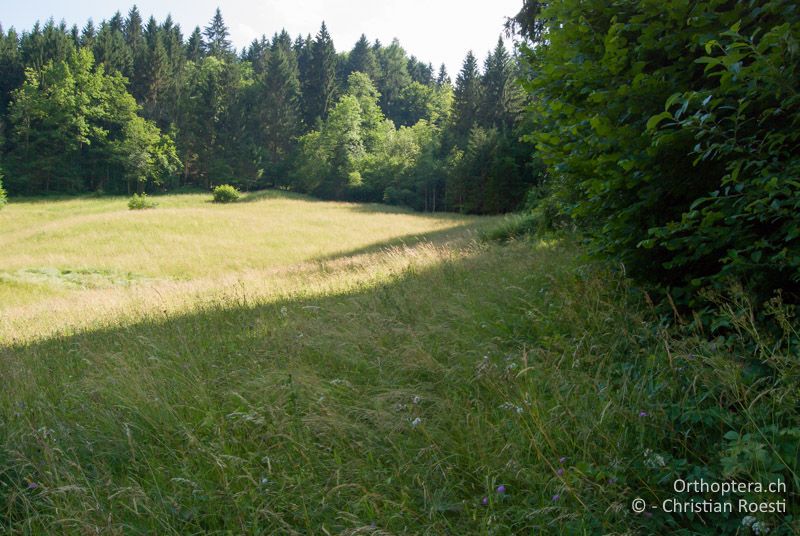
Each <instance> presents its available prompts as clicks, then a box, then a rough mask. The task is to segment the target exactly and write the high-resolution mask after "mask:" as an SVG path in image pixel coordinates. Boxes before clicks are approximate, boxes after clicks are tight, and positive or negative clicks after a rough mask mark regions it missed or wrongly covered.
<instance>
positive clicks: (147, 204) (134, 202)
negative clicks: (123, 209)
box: [128, 194, 158, 210]
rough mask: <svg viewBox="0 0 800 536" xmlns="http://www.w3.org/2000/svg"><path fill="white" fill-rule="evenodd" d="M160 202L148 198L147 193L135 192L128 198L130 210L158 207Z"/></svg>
mask: <svg viewBox="0 0 800 536" xmlns="http://www.w3.org/2000/svg"><path fill="white" fill-rule="evenodd" d="M157 206H158V203H156V202H155V201H152V200H150V199H148V198H147V194H141V195H140V194H133V196H131V198H130V199H129V200H128V208H129V209H130V210H144V209H148V208H156V207H157Z"/></svg>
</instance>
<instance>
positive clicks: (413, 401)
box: [411, 395, 422, 404]
mask: <svg viewBox="0 0 800 536" xmlns="http://www.w3.org/2000/svg"><path fill="white" fill-rule="evenodd" d="M411 402H412V403H413V404H419V403H420V402H422V397H419V396H416V395H415V396H414V398H412V399H411Z"/></svg>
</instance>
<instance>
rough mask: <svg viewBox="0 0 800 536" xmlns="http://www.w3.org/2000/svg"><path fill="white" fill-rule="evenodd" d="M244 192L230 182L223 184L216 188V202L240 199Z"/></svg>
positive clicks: (231, 201) (229, 201) (230, 201)
mask: <svg viewBox="0 0 800 536" xmlns="http://www.w3.org/2000/svg"><path fill="white" fill-rule="evenodd" d="M241 196H242V194H241V193H240V192H239V190H237V189H236V188H235V187H233V186H231V185H230V184H223V185H221V186H217V187H216V188H214V202H215V203H233V202H234V201H238V200H239V198H240V197H241Z"/></svg>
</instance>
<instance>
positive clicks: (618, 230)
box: [517, 0, 800, 305]
mask: <svg viewBox="0 0 800 536" xmlns="http://www.w3.org/2000/svg"><path fill="white" fill-rule="evenodd" d="M517 22H518V23H519V24H520V25H521V27H522V28H523V30H527V35H528V36H529V37H530V39H531V40H532V41H535V42H536V46H535V47H530V48H529V49H528V51H527V53H526V56H527V61H528V63H529V66H530V67H532V69H533V71H534V72H536V76H533V77H531V78H530V80H529V81H528V82H527V83H526V88H527V89H528V91H529V92H531V93H533V94H534V99H533V103H534V104H533V105H532V110H533V114H534V117H535V119H536V122H537V124H538V125H539V127H538V129H537V130H536V131H535V132H534V133H533V134H532V135H531V136H530V138H531V139H532V140H533V141H535V142H536V144H537V147H538V149H539V151H540V154H541V156H542V158H543V159H544V160H545V161H546V163H547V164H548V165H549V166H550V168H551V169H552V171H553V175H554V177H553V181H552V184H551V187H552V188H553V190H554V195H556V196H557V197H558V198H559V199H560V202H562V203H563V204H564V206H566V207H567V211H568V212H569V213H570V214H571V215H572V216H573V217H574V218H576V219H578V220H580V221H581V222H582V223H584V224H585V225H586V226H587V227H588V228H589V229H590V230H591V231H592V235H593V244H594V249H595V250H596V251H597V252H601V253H604V254H609V255H611V256H613V257H615V258H617V259H621V260H622V261H623V262H624V264H625V267H626V269H627V270H628V273H630V274H632V275H634V276H635V277H637V278H639V279H640V280H645V281H647V282H649V283H651V284H655V285H659V286H661V287H662V288H663V289H664V290H665V291H669V292H670V294H671V295H672V297H673V298H675V299H676V300H678V301H679V302H681V303H686V304H690V305H698V303H699V302H700V300H698V299H697V298H698V296H700V293H699V292H698V291H699V290H700V289H701V288H704V287H715V288H723V287H725V286H727V284H728V280H729V279H730V278H735V279H737V280H740V281H742V282H744V283H746V285H747V287H748V288H749V289H751V290H753V291H755V292H756V295H757V298H758V300H759V302H761V303H763V301H765V300H766V299H768V298H769V296H770V295H771V294H772V292H773V291H774V290H775V289H778V288H783V289H785V290H786V298H787V299H789V300H792V301H796V300H797V298H798V294H797V291H798V288H800V286H799V285H798V283H800V279H798V273H800V272H798V268H800V223H799V222H798V218H797V216H796V214H797V208H798V206H800V182H798V180H797V177H798V171H800V163H799V162H798V159H797V154H798V136H799V135H800V134H799V133H800V129H798V126H800V125H799V123H800V96H798V90H797V83H796V81H797V76H798V62H800V48H799V47H798V37H800V10H798V9H797V6H796V3H795V2H791V1H788V0H775V1H749V2H736V3H721V2H718V1H701V2H694V3H686V2H678V1H666V2H658V3H652V2H624V3H617V2H615V3H608V2H602V1H599V0H591V1H589V2H586V1H579V0H566V1H563V2H552V3H547V4H545V3H539V2H528V3H527V4H526V9H525V10H524V11H523V13H521V15H520V16H519V20H517Z"/></svg>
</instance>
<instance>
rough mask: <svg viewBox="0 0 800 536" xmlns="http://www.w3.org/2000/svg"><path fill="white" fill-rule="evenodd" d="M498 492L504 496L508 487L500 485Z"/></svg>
mask: <svg viewBox="0 0 800 536" xmlns="http://www.w3.org/2000/svg"><path fill="white" fill-rule="evenodd" d="M496 491H497V493H499V494H500V495H502V494H503V493H505V492H506V487H505V486H504V485H502V484H500V485H499V486H497V490H496Z"/></svg>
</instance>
